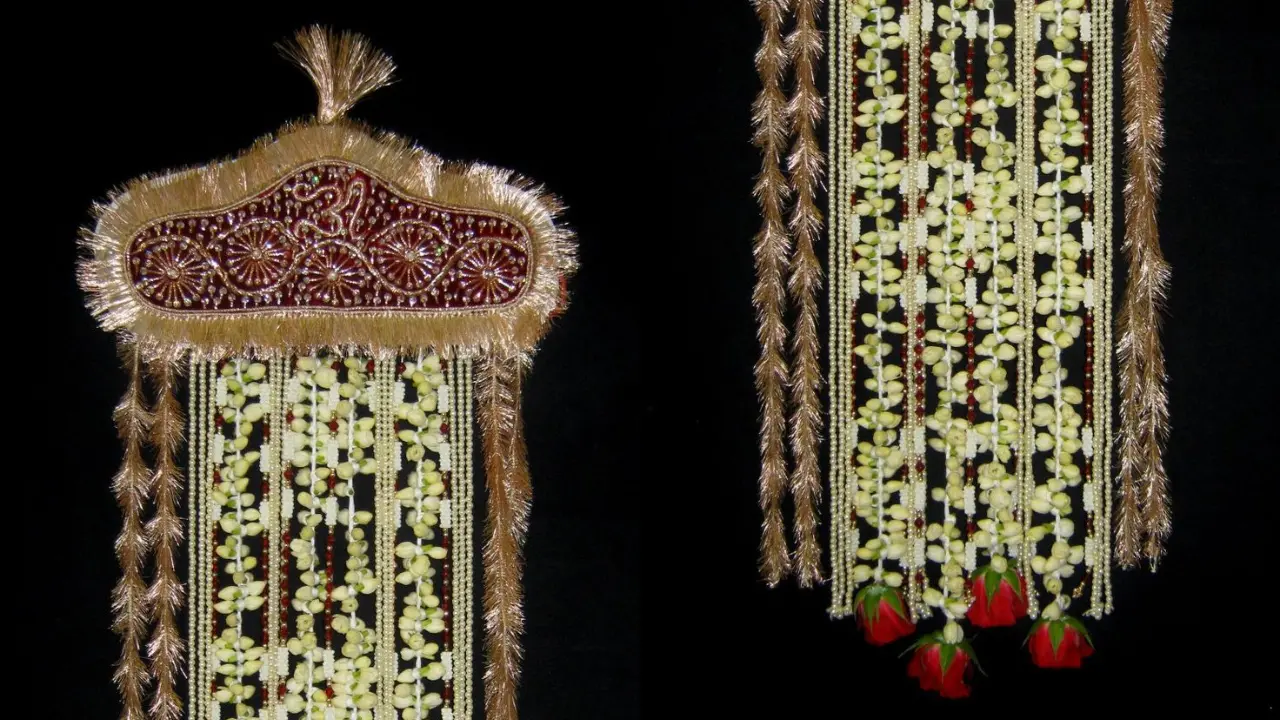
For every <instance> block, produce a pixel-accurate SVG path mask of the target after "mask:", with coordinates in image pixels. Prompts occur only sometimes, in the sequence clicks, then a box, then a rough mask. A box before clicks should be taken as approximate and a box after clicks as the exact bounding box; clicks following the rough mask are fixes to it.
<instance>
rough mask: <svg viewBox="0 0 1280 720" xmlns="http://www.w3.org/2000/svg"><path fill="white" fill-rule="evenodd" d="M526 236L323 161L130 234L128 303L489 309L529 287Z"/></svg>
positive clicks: (512, 224) (503, 223)
mask: <svg viewBox="0 0 1280 720" xmlns="http://www.w3.org/2000/svg"><path fill="white" fill-rule="evenodd" d="M531 251H532V247H531V243H530V239H529V233H528V230H527V229H526V228H525V227H524V226H523V225H522V224H521V223H519V222H517V221H515V220H513V219H511V218H509V217H506V216H503V215H499V214H496V213H491V212H480V211H474V210H465V209H458V208H450V207H445V206H442V205H438V204H435V203H430V202H427V201H424V200H421V199H418V198H413V197H409V196H408V195H406V194H404V193H402V192H399V191H398V190H396V189H395V188H394V187H392V186H391V185H390V184H389V183H387V182H385V181H383V180H381V179H379V178H377V177H376V176H375V175H374V174H373V173H371V172H370V171H369V170H367V169H365V168H362V167H360V166H358V165H354V164H351V163H347V162H339V161H323V162H319V163H313V164H311V165H308V166H305V167H302V168H299V169H298V170H295V171H293V172H292V173H290V174H289V175H288V176H286V177H285V178H284V179H282V180H281V181H280V182H278V183H276V184H275V185H273V186H272V187H270V188H268V189H267V190H265V191H263V192H261V193H259V194H258V195H255V196H254V197H252V198H250V199H248V200H245V201H242V202H240V203H237V204H236V205H234V206H231V207H226V208H220V209H218V210H213V211H208V212H204V213H192V214H188V215H182V216H177V217H168V218H164V219H162V220H158V221H156V222H153V223H151V224H149V225H147V226H146V227H144V228H142V229H141V230H140V231H139V232H137V233H136V234H135V235H134V237H133V240H132V242H131V243H130V245H129V253H128V262H129V271H130V278H131V280H132V283H133V288H134V290H135V292H136V293H137V295H138V296H139V298H140V299H141V300H142V301H143V302H146V303H148V304H150V305H153V306H155V307H159V308H163V309H165V310H169V311H193V312H195V311H199V312H210V311H214V312H218V311H221V312H226V313H255V312H262V311H271V310H277V309H280V308H290V307H300V308H308V309H312V308H341V309H344V310H361V309H379V310H405V311H412V310H417V311H422V310H445V309H451V308H452V309H466V308H481V307H483V308H492V307H499V306H502V305H506V304H509V303H511V302H514V301H516V300H518V299H519V298H520V297H521V296H522V295H523V294H524V292H525V291H526V289H527V288H528V287H529V284H530V283H529V280H530V277H529V275H530V268H529V256H530V254H531Z"/></svg>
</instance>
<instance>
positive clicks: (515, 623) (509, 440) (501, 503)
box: [476, 356, 531, 720]
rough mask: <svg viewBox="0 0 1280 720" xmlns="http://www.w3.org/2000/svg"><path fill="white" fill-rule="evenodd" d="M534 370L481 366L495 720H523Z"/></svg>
mask: <svg viewBox="0 0 1280 720" xmlns="http://www.w3.org/2000/svg"><path fill="white" fill-rule="evenodd" d="M526 364H527V359H526V358H524V357H522V356H517V357H511V358H496V357H494V358H486V359H484V360H482V361H479V362H478V363H477V365H478V376H477V378H476V395H477V403H478V406H479V407H478V412H479V415H480V418H479V422H480V433H481V441H482V443H483V446H484V467H485V475H486V481H487V483H488V485H487V487H488V492H489V498H488V517H487V518H486V521H485V544H484V614H485V617H484V624H485V633H486V638H485V645H486V649H487V654H488V666H487V668H486V669H485V676H484V690H485V717H488V718H491V719H492V720H514V719H515V718H516V716H517V713H516V685H517V683H518V681H519V678H520V656H521V650H520V634H521V632H522V631H523V629H524V615H523V612H522V609H521V601H522V594H523V593H522V590H521V585H520V577H521V572H522V567H521V566H522V558H521V548H522V547H523V545H524V537H525V531H526V530H527V528H528V519H529V502H530V494H531V490H530V483H529V467H528V463H527V460H526V452H525V442H524V427H523V421H522V419H521V411H520V390H521V387H520V386H521V379H522V377H523V374H524V371H525V367H526Z"/></svg>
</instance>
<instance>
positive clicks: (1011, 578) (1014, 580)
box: [1004, 568, 1022, 597]
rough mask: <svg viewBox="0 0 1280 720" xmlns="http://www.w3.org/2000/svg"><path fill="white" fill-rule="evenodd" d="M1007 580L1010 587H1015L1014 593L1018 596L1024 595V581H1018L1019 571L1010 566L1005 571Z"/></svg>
mask: <svg viewBox="0 0 1280 720" xmlns="http://www.w3.org/2000/svg"><path fill="white" fill-rule="evenodd" d="M1004 579H1005V582H1007V583H1009V587H1011V588H1013V593H1014V594H1015V595H1017V596H1018V597H1022V583H1021V582H1019V581H1018V571H1016V570H1014V569H1013V568H1009V569H1008V570H1005V571H1004Z"/></svg>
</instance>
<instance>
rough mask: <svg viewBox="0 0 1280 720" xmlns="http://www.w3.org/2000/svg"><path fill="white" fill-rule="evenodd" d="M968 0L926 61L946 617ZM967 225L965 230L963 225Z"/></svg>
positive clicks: (956, 560) (954, 481) (954, 591)
mask: <svg viewBox="0 0 1280 720" xmlns="http://www.w3.org/2000/svg"><path fill="white" fill-rule="evenodd" d="M967 4H968V2H967V0H950V1H949V2H948V3H947V4H941V3H939V4H938V6H937V8H936V12H937V20H936V21H935V22H934V23H933V27H934V29H935V30H936V32H937V34H938V37H939V46H938V47H939V49H938V51H936V52H934V53H933V54H932V55H931V56H930V58H929V60H930V66H931V68H932V69H933V72H934V76H935V79H936V80H937V82H938V85H939V86H940V94H941V99H940V100H939V101H938V103H937V105H935V106H934V109H933V113H932V115H931V119H932V120H933V123H934V125H936V126H937V130H936V132H935V143H936V144H935V147H934V149H932V150H931V151H930V152H929V154H928V157H927V161H928V165H929V167H930V168H932V169H934V170H935V171H939V174H938V176H937V180H936V181H935V182H934V184H933V186H932V188H931V189H930V191H929V192H928V193H927V194H926V195H925V202H926V203H927V207H926V209H925V213H924V221H925V223H926V224H927V225H928V227H929V230H930V232H929V237H928V275H929V277H931V278H932V279H933V281H934V282H933V283H931V284H930V286H929V288H928V293H927V300H928V302H929V303H931V304H933V305H935V306H936V308H937V312H936V313H935V322H936V324H937V326H936V327H934V328H930V329H928V330H927V331H926V332H925V342H926V346H925V349H924V355H923V360H924V363H925V365H926V366H928V367H930V368H931V369H932V372H933V375H934V376H935V378H936V380H937V385H938V387H939V391H938V394H937V397H938V407H937V408H936V409H935V410H934V412H933V414H932V415H930V416H929V417H928V419H927V420H926V421H925V426H926V427H927V428H928V429H929V430H930V431H932V432H933V433H934V436H933V437H930V438H929V440H928V445H929V448H930V449H932V450H934V451H936V452H940V453H942V455H943V467H944V470H945V473H946V485H945V487H934V488H933V489H932V490H931V492H930V495H931V497H932V498H933V500H935V501H936V502H938V504H939V505H940V506H941V507H942V511H943V516H942V522H940V523H938V522H935V523H930V524H929V526H928V529H927V530H926V535H925V537H926V538H927V539H928V541H929V542H930V543H936V544H931V545H929V547H928V549H927V550H926V557H927V558H928V560H929V561H930V562H933V563H936V564H937V565H939V567H940V571H941V577H940V579H939V581H938V587H929V588H927V589H926V590H925V591H924V593H923V600H924V602H925V603H926V604H927V605H930V606H932V607H936V608H939V609H940V610H941V611H942V613H943V615H944V616H945V617H947V618H948V619H958V618H962V617H964V615H965V613H967V612H968V604H969V603H968V599H967V598H966V597H965V577H964V571H965V567H964V563H963V561H964V559H965V554H966V553H965V543H964V541H963V540H962V539H961V532H960V528H959V527H958V523H959V518H958V517H957V516H956V515H955V514H954V513H953V510H955V509H964V508H965V490H964V478H965V468H964V462H965V456H966V448H967V445H968V444H969V443H968V440H969V434H970V433H969V431H970V428H969V423H968V420H967V418H963V417H960V418H957V417H954V411H953V406H954V405H955V404H956V403H958V402H962V401H963V400H964V399H965V394H964V390H965V388H966V386H967V382H968V376H967V373H966V372H964V371H960V372H956V367H955V366H956V364H957V363H959V362H960V361H961V360H962V359H963V356H962V355H961V353H960V351H959V350H958V349H957V348H963V347H965V345H966V337H965V323H966V317H967V311H966V306H965V303H964V296H965V284H966V283H965V275H966V273H965V264H966V260H967V259H968V256H969V252H970V251H971V250H972V243H971V242H970V240H971V238H972V231H971V230H970V228H971V225H970V224H969V218H968V212H967V210H966V208H965V204H964V202H963V200H961V199H958V198H960V197H962V196H963V195H964V194H965V182H964V178H965V176H966V172H965V168H966V163H964V162H962V161H960V159H959V156H958V150H957V146H956V131H955V128H958V127H962V126H963V125H964V112H963V108H964V107H965V97H966V90H965V86H964V83H963V82H960V81H958V80H959V69H958V67H957V63H956V57H955V42H956V40H957V39H958V38H959V37H960V36H961V35H962V34H964V27H963V23H964V18H965V14H964V13H963V12H961V11H962V10H963V9H964V8H965V7H966V5H967ZM967 231H968V232H967Z"/></svg>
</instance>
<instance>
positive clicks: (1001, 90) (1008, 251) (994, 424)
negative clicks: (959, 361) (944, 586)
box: [972, 0, 1026, 572]
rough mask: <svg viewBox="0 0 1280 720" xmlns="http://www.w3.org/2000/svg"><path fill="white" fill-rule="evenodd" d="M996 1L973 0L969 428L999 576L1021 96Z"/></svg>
mask: <svg viewBox="0 0 1280 720" xmlns="http://www.w3.org/2000/svg"><path fill="white" fill-rule="evenodd" d="M995 6H996V3H995V0H977V1H976V2H975V7H976V8H977V9H978V10H984V11H985V12H986V19H985V21H984V22H983V23H982V24H981V25H980V27H979V28H978V35H979V37H981V38H983V39H984V40H985V51H986V66H987V74H986V81H987V82H986V86H985V88H984V90H983V97H982V98H981V99H978V100H977V101H975V102H974V104H973V113H974V115H975V116H977V117H978V118H979V124H980V126H981V127H979V128H977V129H975V130H974V131H973V144H974V145H975V146H976V147H978V148H980V149H981V150H982V161H981V170H980V171H978V172H977V173H976V174H975V175H974V191H973V204H974V211H973V217H972V219H973V222H974V223H977V224H979V226H980V227H981V230H980V231H979V232H978V233H977V235H976V238H975V239H976V242H977V247H976V253H977V254H976V256H975V260H976V264H977V266H978V267H980V268H990V275H989V276H988V278H987V283H986V287H985V288H984V289H983V291H982V294H981V296H980V298H978V299H977V302H976V303H975V304H974V308H973V312H974V315H975V316H976V317H977V322H976V327H977V329H978V330H980V331H982V332H983V333H984V334H983V335H982V336H981V340H979V341H978V343H977V346H976V348H975V352H976V354H977V355H978V356H979V357H983V358H985V359H983V360H982V361H981V362H979V363H978V364H977V366H976V368H975V373H974V375H975V378H974V379H975V381H977V382H980V383H981V386H980V387H978V388H977V390H976V391H975V396H976V399H977V401H978V409H979V410H980V411H981V412H982V413H984V414H985V415H986V417H987V419H986V421H985V422H982V423H979V424H977V425H976V426H975V427H974V432H975V433H976V436H977V442H978V448H977V451H978V452H979V453H982V454H987V455H988V458H987V462H985V463H984V464H982V465H981V466H980V467H979V468H978V488H979V491H980V492H979V494H978V497H977V500H978V502H979V503H981V504H982V505H983V506H984V507H985V510H986V516H985V517H984V518H982V519H980V520H978V521H977V526H978V528H979V530H978V532H977V533H975V534H974V537H973V543H974V545H975V546H977V547H978V548H981V549H982V550H983V551H984V553H985V554H986V555H987V556H988V558H989V559H990V560H991V561H992V562H994V564H995V565H996V569H997V571H999V572H1003V571H1004V569H1005V567H1006V564H1005V562H1004V561H1003V560H995V558H997V557H1000V558H1003V556H1004V555H1005V554H1006V552H1008V553H1009V554H1013V555H1016V553H1017V550H1018V547H1019V546H1020V545H1021V542H1022V540H1021V536H1022V525H1021V523H1020V522H1019V518H1018V517H1017V515H1016V514H1015V513H1016V510H1017V508H1016V500H1017V496H1018V492H1017V489H1018V479H1017V477H1016V475H1015V474H1013V473H1011V472H1010V461H1011V460H1012V458H1013V452H1014V449H1015V446H1016V444H1017V441H1018V436H1019V432H1020V430H1021V422H1020V413H1019V412H1018V406H1017V400H1016V398H1015V399H1014V400H1013V401H1012V402H1003V401H1002V400H1003V393H1004V392H1005V391H1006V390H1007V389H1008V387H1009V382H1008V377H1009V369H1010V368H1009V364H1008V363H1010V361H1013V360H1015V359H1016V358H1017V356H1018V346H1019V345H1020V344H1021V343H1022V342H1023V340H1024V339H1025V337H1026V331H1025V330H1024V328H1023V318H1022V317H1021V315H1020V313H1019V305H1020V303H1019V299H1018V294H1017V291H1018V287H1017V282H1016V281H1017V274H1016V273H1017V268H1016V266H1014V265H1011V264H1010V263H1011V261H1016V259H1017V256H1018V243H1017V239H1016V237H1015V234H1014V229H1015V225H1016V223H1017V219H1018V210H1017V207H1016V201H1017V196H1018V184H1017V182H1016V178H1015V177H1014V172H1015V168H1016V165H1017V148H1016V147H1015V145H1014V143H1013V142H1012V141H1011V140H1010V139H1009V138H1008V136H1006V135H1005V134H1004V133H1002V132H1001V131H1000V129H999V121H1000V117H1001V111H1003V110H1007V109H1009V108H1017V107H1018V98H1019V94H1018V91H1017V88H1015V87H1014V85H1013V83H1012V82H1010V80H1009V78H1010V75H1011V73H1010V68H1009V56H1008V54H1006V53H1005V50H1006V47H1005V43H1004V39H1005V38H1008V37H1009V36H1010V35H1011V34H1012V33H1013V27H1012V26H1010V25H1008V24H1004V23H997V22H996V8H995Z"/></svg>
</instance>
